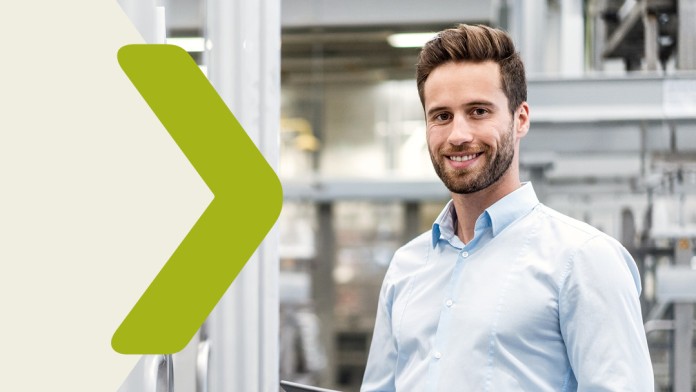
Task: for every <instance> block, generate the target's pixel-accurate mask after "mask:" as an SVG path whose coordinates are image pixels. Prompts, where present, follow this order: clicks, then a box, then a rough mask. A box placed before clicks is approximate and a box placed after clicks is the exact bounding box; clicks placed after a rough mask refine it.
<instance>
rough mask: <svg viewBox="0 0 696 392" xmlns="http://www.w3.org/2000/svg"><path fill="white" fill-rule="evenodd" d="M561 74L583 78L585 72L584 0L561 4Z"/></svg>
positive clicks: (572, 0)
mask: <svg viewBox="0 0 696 392" xmlns="http://www.w3.org/2000/svg"><path fill="white" fill-rule="evenodd" d="M560 5H561V7H560V11H561V12H560V30H561V31H560V32H561V34H560V35H561V39H560V47H559V52H560V73H561V75H563V76H582V74H583V72H584V70H585V20H584V16H583V8H582V7H583V1H582V0H561V3H560Z"/></svg>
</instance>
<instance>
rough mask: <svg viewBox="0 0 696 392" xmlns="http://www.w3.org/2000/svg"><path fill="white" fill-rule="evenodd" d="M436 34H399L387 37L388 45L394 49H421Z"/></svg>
mask: <svg viewBox="0 0 696 392" xmlns="http://www.w3.org/2000/svg"><path fill="white" fill-rule="evenodd" d="M436 35H437V33H432V32H431V33H399V34H392V35H390V36H389V37H387V41H388V42H389V45H391V46H393V47H395V48H422V47H423V45H425V43H426V42H428V41H430V40H431V39H433V38H435V36H436Z"/></svg>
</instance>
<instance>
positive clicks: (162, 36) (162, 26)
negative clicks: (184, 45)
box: [154, 6, 167, 44]
mask: <svg viewBox="0 0 696 392" xmlns="http://www.w3.org/2000/svg"><path fill="white" fill-rule="evenodd" d="M155 20H156V21H157V24H156V26H155V41H154V43H156V44H163V43H166V42H167V20H166V17H165V12H164V7H163V6H158V7H157V8H156V10H155Z"/></svg>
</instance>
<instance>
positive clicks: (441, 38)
mask: <svg viewBox="0 0 696 392" xmlns="http://www.w3.org/2000/svg"><path fill="white" fill-rule="evenodd" d="M488 60H490V61H494V62H496V63H497V64H498V65H500V78H501V85H502V87H503V92H504V93H505V96H506V97H507V99H508V106H509V107H510V112H512V113H514V112H515V110H516V109H517V108H518V107H519V106H520V104H521V103H522V102H524V101H526V100H527V81H526V79H525V74H524V64H522V59H521V58H520V55H519V53H517V52H515V45H514V44H513V42H512V38H510V36H509V35H508V34H507V33H506V32H504V31H502V30H499V29H494V28H491V27H488V26H484V25H478V26H469V25H465V24H460V25H459V26H457V27H456V28H453V29H447V30H444V31H441V32H440V33H439V34H438V35H437V36H436V37H435V38H433V39H432V40H431V41H429V42H428V43H427V44H425V46H424V47H423V50H421V52H420V55H419V56H418V64H417V65H416V82H417V84H418V95H419V96H420V100H421V104H423V107H425V96H424V92H423V88H424V85H425V81H426V79H428V76H429V75H430V73H431V72H432V71H433V70H434V69H435V68H437V67H438V66H440V65H442V64H444V63H448V62H451V61H453V62H458V61H473V62H483V61H488Z"/></svg>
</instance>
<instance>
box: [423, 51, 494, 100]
mask: <svg viewBox="0 0 696 392" xmlns="http://www.w3.org/2000/svg"><path fill="white" fill-rule="evenodd" d="M423 97H424V100H425V106H426V107H428V106H431V105H433V104H436V103H437V104H440V103H441V102H440V101H443V100H450V99H465V100H467V99H485V100H488V101H495V100H500V99H502V100H506V97H505V93H504V92H503V88H502V85H501V78H500V65H498V64H497V63H495V62H493V61H483V62H470V61H459V62H453V61H451V62H447V63H445V64H442V65H440V66H438V67H437V68H435V69H434V70H433V71H432V72H431V73H430V75H428V78H427V79H426V81H425V84H424V85H423Z"/></svg>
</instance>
